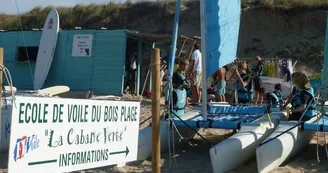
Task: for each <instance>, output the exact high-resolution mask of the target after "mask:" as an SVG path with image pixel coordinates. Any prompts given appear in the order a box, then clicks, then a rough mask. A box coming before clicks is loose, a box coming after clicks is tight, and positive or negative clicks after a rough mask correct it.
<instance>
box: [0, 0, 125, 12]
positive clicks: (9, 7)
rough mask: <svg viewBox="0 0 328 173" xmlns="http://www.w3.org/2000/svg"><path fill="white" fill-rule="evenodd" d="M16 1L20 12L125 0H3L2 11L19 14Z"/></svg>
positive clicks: (0, 10) (0, 9)
mask: <svg viewBox="0 0 328 173" xmlns="http://www.w3.org/2000/svg"><path fill="white" fill-rule="evenodd" d="M16 1H17V4H18V7H19V8H18V9H19V12H20V13H24V12H27V11H29V10H31V9H32V8H34V7H37V6H41V7H45V6H49V5H53V6H66V7H71V6H74V5H76V4H90V3H96V4H103V3H105V4H107V3H108V2H110V1H112V2H123V1H125V0H3V2H2V3H1V5H0V13H6V14H17V8H16Z"/></svg>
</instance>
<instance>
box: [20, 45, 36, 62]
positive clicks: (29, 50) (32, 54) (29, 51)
mask: <svg viewBox="0 0 328 173" xmlns="http://www.w3.org/2000/svg"><path fill="white" fill-rule="evenodd" d="M38 50H39V47H26V49H25V47H18V48H17V61H28V60H30V61H36V57H37V56H38ZM27 55H28V56H27Z"/></svg>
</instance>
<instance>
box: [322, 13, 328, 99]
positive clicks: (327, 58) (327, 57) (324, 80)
mask: <svg viewBox="0 0 328 173" xmlns="http://www.w3.org/2000/svg"><path fill="white" fill-rule="evenodd" d="M326 23H327V24H326V41H325V53H324V60H323V70H322V75H321V84H322V88H323V90H322V100H324V101H326V97H327V91H326V90H327V77H328V75H327V73H328V69H327V67H328V13H327V22H326Z"/></svg>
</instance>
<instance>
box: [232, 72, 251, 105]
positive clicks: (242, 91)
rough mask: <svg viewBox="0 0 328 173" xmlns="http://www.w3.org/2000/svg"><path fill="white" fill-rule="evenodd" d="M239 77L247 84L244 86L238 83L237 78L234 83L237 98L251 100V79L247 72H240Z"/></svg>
mask: <svg viewBox="0 0 328 173" xmlns="http://www.w3.org/2000/svg"><path fill="white" fill-rule="evenodd" d="M240 77H241V79H242V80H243V81H244V82H247V85H246V87H244V86H243V85H242V84H241V83H240V81H239V80H237V82H236V84H237V93H238V100H239V99H242V100H248V101H252V100H253V88H252V81H251V79H250V77H249V76H248V75H247V74H241V75H240ZM247 78H248V79H247Z"/></svg>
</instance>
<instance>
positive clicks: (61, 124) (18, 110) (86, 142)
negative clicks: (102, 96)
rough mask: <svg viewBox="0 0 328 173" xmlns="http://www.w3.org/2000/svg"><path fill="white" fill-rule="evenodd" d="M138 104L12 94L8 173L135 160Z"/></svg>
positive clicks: (44, 172)
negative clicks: (14, 95)
mask: <svg viewBox="0 0 328 173" xmlns="http://www.w3.org/2000/svg"><path fill="white" fill-rule="evenodd" d="M139 115H140V103H139V102H123V101H100V100H82V99H63V98H44V97H24V96H16V107H15V106H13V111H12V123H11V134H10V145H9V161H8V171H9V172H10V173H21V172H22V171H24V172H33V173H47V172H70V171H77V170H84V169H90V168H95V167H102V166H107V165H113V164H119V163H125V162H130V161H134V160H136V159H137V150H138V133H139Z"/></svg>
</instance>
